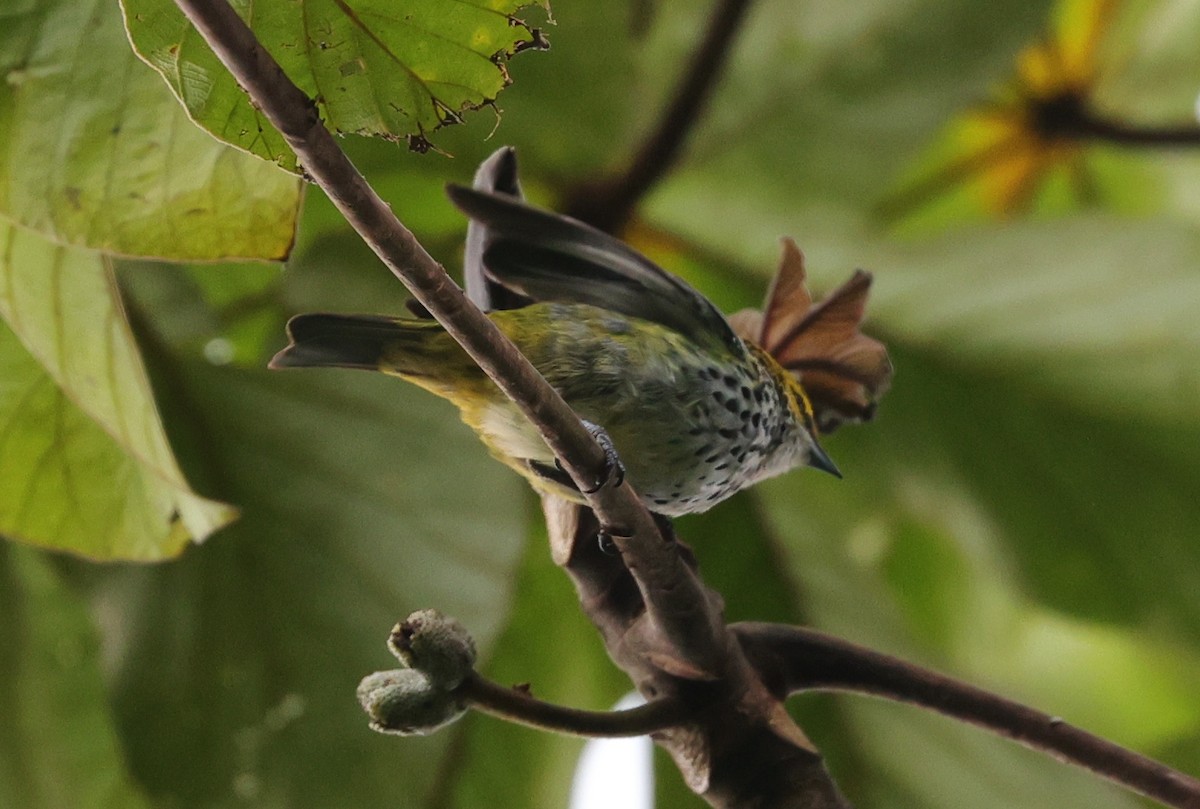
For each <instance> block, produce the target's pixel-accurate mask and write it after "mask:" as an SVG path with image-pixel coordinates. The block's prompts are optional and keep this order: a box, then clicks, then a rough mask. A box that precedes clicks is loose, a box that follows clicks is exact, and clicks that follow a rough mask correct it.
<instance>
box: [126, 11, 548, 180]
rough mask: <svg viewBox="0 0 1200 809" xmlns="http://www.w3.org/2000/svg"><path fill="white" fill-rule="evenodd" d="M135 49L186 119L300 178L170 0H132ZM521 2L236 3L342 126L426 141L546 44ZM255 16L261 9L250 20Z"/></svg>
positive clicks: (325, 113) (287, 153) (331, 123)
mask: <svg viewBox="0 0 1200 809" xmlns="http://www.w3.org/2000/svg"><path fill="white" fill-rule="evenodd" d="M122 5H123V6H124V9H125V19H126V24H127V26H128V28H129V32H130V37H131V38H132V40H133V44H134V48H135V49H136V50H137V52H138V53H139V54H140V55H141V56H142V58H143V59H145V60H146V61H147V62H149V63H150V64H151V65H153V66H154V68H155V69H156V70H158V71H159V72H160V73H161V74H162V75H163V78H165V79H166V80H167V84H169V85H170V86H171V89H172V90H174V92H175V94H176V95H177V96H178V97H179V100H180V101H181V102H182V103H183V105H184V107H186V108H187V110H188V114H190V115H191V116H192V118H193V119H194V120H195V121H197V122H198V123H199V124H200V125H201V126H203V127H204V128H206V129H208V130H209V131H210V132H212V133H213V134H214V135H216V136H217V137H218V138H220V139H221V140H224V141H226V142H228V143H232V144H234V145H236V146H239V147H241V148H243V149H246V150H247V151H250V152H252V153H253V154H256V155H258V156H259V157H263V158H266V159H267V160H273V161H275V162H276V163H278V164H279V165H281V166H283V167H285V168H287V169H290V170H293V171H295V170H296V157H295V155H294V154H293V153H292V151H291V149H290V148H289V147H288V146H287V144H286V143H285V142H284V139H283V136H282V135H280V134H279V133H278V132H277V131H275V129H274V128H273V127H272V126H271V125H270V124H269V123H268V122H267V120H266V119H265V118H264V117H263V115H262V114H261V113H260V112H259V111H258V110H256V109H255V108H254V107H253V106H252V105H251V104H250V102H249V100H248V99H247V97H246V94H245V93H244V92H242V90H241V88H239V87H238V84H237V82H236V81H235V80H234V78H233V76H231V75H230V74H229V71H227V70H226V69H225V67H224V66H223V65H222V64H221V63H220V62H219V61H218V60H217V57H216V55H215V54H214V53H213V52H212V50H210V49H209V47H208V45H207V44H206V43H205V42H204V40H203V39H202V38H201V37H200V35H199V34H198V33H197V32H196V30H195V29H194V28H193V27H192V26H191V24H190V23H189V22H188V21H187V19H186V18H185V17H184V16H183V15H182V13H180V11H179V10H178V9H177V8H176V7H175V5H174V4H173V3H171V2H169V0H124V1H123V3H122ZM526 5H529V4H528V3H525V2H521V0H459V2H454V3H447V2H444V0H403V1H402V2H394V1H393V0H303V2H301V3H294V2H284V0H265V2H259V3H255V4H254V5H253V7H252V9H251V6H250V4H249V3H246V2H240V3H234V6H235V7H236V8H237V9H238V10H239V12H240V13H241V14H242V17H243V19H246V20H247V21H248V22H249V24H250V27H251V28H252V29H253V30H254V33H255V35H256V36H257V37H258V39H259V41H260V42H261V43H262V44H263V46H264V47H265V48H266V49H267V51H269V52H270V53H271V55H272V56H274V57H275V59H276V60H277V61H278V62H279V64H280V65H281V66H282V67H283V70H284V72H285V73H287V75H288V76H289V77H290V78H291V79H292V81H294V82H295V83H296V84H297V85H298V86H299V87H300V88H301V89H302V90H303V91H304V92H305V93H307V94H308V95H309V96H311V97H312V98H313V99H314V100H315V101H316V104H317V108H318V109H319V111H320V114H321V118H322V119H323V120H324V121H325V124H326V125H327V126H328V127H329V128H330V129H332V130H334V131H336V132H340V133H352V134H357V135H376V136H381V137H384V138H389V139H399V138H405V137H406V138H409V143H410V145H412V146H413V148H416V149H421V148H427V147H428V142H427V141H426V140H425V136H426V135H428V134H429V133H431V132H432V131H433V130H435V129H437V128H438V127H441V126H444V125H446V124H452V123H458V122H459V121H460V120H461V116H462V113H464V112H466V111H467V110H472V109H478V108H479V107H482V106H484V105H487V104H490V103H492V102H493V101H494V100H495V99H496V96H497V94H498V93H499V92H500V90H502V89H503V88H504V87H505V86H506V85H507V84H508V83H509V77H508V70H507V68H506V67H505V64H504V63H505V60H507V59H508V58H509V57H510V56H512V55H513V54H515V53H517V52H518V51H520V50H523V49H526V48H529V47H542V46H543V43H542V40H541V36H540V34H539V33H538V32H537V31H536V29H532V28H530V27H528V26H527V25H525V23H523V22H521V21H520V20H518V19H516V18H515V17H513V16H512V14H513V13H514V12H515V11H517V10H518V9H519V8H521V7H522V6H526ZM251 12H252V13H251Z"/></svg>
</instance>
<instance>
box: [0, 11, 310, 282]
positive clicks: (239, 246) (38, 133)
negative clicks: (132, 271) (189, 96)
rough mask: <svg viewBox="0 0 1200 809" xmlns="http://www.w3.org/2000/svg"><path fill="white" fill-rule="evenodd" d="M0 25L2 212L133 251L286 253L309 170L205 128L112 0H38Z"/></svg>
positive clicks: (85, 241)
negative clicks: (284, 167) (143, 54)
mask: <svg viewBox="0 0 1200 809" xmlns="http://www.w3.org/2000/svg"><path fill="white" fill-rule="evenodd" d="M0 28H2V29H3V32H2V33H0V75H3V76H4V77H5V81H3V82H0V144H3V148H0V214H3V215H5V216H7V217H9V218H11V219H12V220H14V221H17V222H20V223H21V224H23V225H26V226H28V227H31V228H34V229H36V230H38V231H39V232H41V233H43V234H45V235H46V236H47V237H49V238H51V239H53V240H56V241H59V242H64V243H68V244H75V245H80V246H85V247H92V248H96V249H100V250H105V251H108V252H113V253H122V254H126V255H135V256H155V257H162V258H170V259H218V258H231V257H240V258H265V259H282V258H284V257H285V256H286V255H287V253H288V251H289V250H290V248H291V243H292V236H293V233H294V230H295V220H296V215H297V212H298V210H299V204H300V182H299V180H297V179H296V178H295V177H292V176H289V175H288V174H286V173H285V172H282V171H280V170H279V169H278V168H276V167H274V166H271V165H268V164H264V163H263V162H262V161H260V160H255V159H254V158H252V157H250V156H249V155H246V154H244V153H242V152H240V151H239V150H237V149H233V148H231V147H229V146H226V145H224V144H221V143H218V142H217V141H214V140H213V139H212V138H211V137H209V136H208V135H207V134H205V133H204V132H202V131H200V130H199V129H197V128H196V126H195V125H194V124H193V123H192V122H191V121H189V120H188V117H187V114H186V112H185V111H184V110H181V109H180V108H179V105H178V103H176V101H175V100H174V99H173V98H172V97H171V93H170V91H169V90H168V89H167V88H165V87H163V86H162V82H161V81H160V80H159V79H158V77H157V76H156V75H155V74H154V71H152V70H150V69H149V68H147V67H146V66H145V65H144V64H142V62H141V61H140V60H139V59H138V58H137V56H136V55H134V54H133V53H132V52H131V50H130V48H129V42H128V40H127V39H126V36H125V31H124V29H123V26H122V24H121V15H120V12H119V11H118V9H117V8H116V7H115V5H114V4H113V3H112V2H109V0H79V2H76V0H45V2H37V3H29V4H26V5H25V6H24V7H22V8H19V9H18V10H15V11H9V10H7V9H6V10H5V11H4V12H3V24H2V25H0Z"/></svg>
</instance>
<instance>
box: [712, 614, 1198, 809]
mask: <svg viewBox="0 0 1200 809" xmlns="http://www.w3.org/2000/svg"><path fill="white" fill-rule="evenodd" d="M730 628H731V629H732V630H733V632H734V633H735V634H736V635H737V636H738V639H739V640H740V641H741V644H742V648H743V649H744V650H745V652H746V654H747V656H749V657H750V659H751V660H752V661H754V663H755V665H756V667H757V668H758V669H759V671H760V672H763V674H764V677H765V678H766V679H767V680H768V682H773V683H774V684H775V685H776V686H777V687H778V688H779V689H780V690H781V691H783V692H785V693H796V692H799V691H824V690H835V691H849V692H853V693H858V694H871V695H874V696H878V697H884V698H886V699H890V700H894V701H897V702H907V703H910V704H913V705H917V706H920V707H922V708H928V709H929V710H932V711H936V712H937V713H940V714H943V715H945V716H949V717H952V718H954V719H958V720H960V721H963V722H967V723H969V724H972V725H977V726H979V727H981V728H984V729H986V730H990V731H991V732H993V733H996V734H998V735H1000V736H1004V737H1005V738H1009V739H1012V740H1013V741H1016V742H1019V743H1021V744H1023V745H1025V746H1026V747H1029V748H1031V749H1033V750H1037V751H1040V752H1042V753H1047V754H1049V755H1050V756H1052V757H1054V758H1056V759H1058V760H1059V761H1062V762H1065V763H1068V764H1074V765H1076V766H1078V767H1082V768H1084V769H1086V770H1089V771H1091V772H1093V773H1095V774H1097V775H1100V776H1103V777H1104V778H1107V779H1109V780H1110V781H1113V782H1115V783H1117V784H1120V785H1121V786H1123V787H1125V788H1127V789H1130V790H1133V791H1134V792H1137V793H1139V794H1141V795H1144V796H1146V797H1148V798H1153V799H1154V800H1156V801H1159V802H1161V803H1163V804H1165V805H1167V806H1173V807H1177V809H1200V781H1198V780H1197V779H1195V778H1192V777H1191V776H1189V775H1185V774H1184V773H1181V772H1178V771H1176V770H1173V769H1171V768H1170V767H1168V766H1166V765H1165V764H1162V763H1160V762H1157V761H1154V760H1153V759H1150V758H1147V757H1146V756H1143V755H1141V754H1139V753H1135V752H1133V751H1132V750H1127V749H1125V748H1124V747H1121V746H1120V745H1117V744H1114V743H1113V742H1110V741H1108V740H1106V739H1102V738H1100V737H1099V736H1094V735H1092V734H1091V733H1088V732H1087V731H1085V730H1081V729H1080V728H1077V727H1075V726H1073V725H1070V724H1068V723H1067V722H1064V721H1063V720H1062V719H1060V718H1059V717H1056V716H1050V715H1049V714H1046V713H1042V712H1041V711H1038V710H1034V709H1033V708H1029V707H1027V706H1025V705H1022V704H1020V703H1018V702H1014V701H1012V700H1010V699H1006V698H1004V697H1001V696H999V695H997V694H993V693H991V692H989V691H985V690H984V689H982V688H977V687H975V686H973V685H970V684H968V683H964V682H961V681H959V680H955V679H954V678H952V677H947V676H945V675H943V674H938V673H936V672H933V671H929V670H928V669H923V668H921V667H920V666H917V665H914V664H912V663H907V662H905V661H903V660H899V659H897V658H894V657H891V656H889V655H885V654H881V653H880V652H876V651H872V650H871V649H867V648H864V647H862V646H858V645H856V644H853V643H850V642H849V641H845V640H841V639H840V638H834V637H831V636H829V635H826V634H823V633H821V632H817V631H815V630H812V629H803V628H800V627H794V626H784V625H782V624H766V623H740V624H733V625H732V626H731V627H730Z"/></svg>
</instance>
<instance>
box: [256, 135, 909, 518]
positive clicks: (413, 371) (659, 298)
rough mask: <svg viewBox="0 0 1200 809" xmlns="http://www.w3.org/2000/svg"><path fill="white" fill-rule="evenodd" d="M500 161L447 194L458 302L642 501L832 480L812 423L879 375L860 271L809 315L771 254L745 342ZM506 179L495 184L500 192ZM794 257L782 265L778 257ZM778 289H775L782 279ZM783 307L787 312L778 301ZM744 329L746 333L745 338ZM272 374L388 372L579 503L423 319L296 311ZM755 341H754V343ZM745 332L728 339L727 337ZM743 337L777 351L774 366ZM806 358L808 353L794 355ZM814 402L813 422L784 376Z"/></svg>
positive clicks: (541, 483)
mask: <svg viewBox="0 0 1200 809" xmlns="http://www.w3.org/2000/svg"><path fill="white" fill-rule="evenodd" d="M515 170H516V169H515V163H513V159H512V154H511V152H510V151H508V152H506V151H503V150H502V151H501V152H500V153H497V155H496V156H494V157H493V158H492V159H491V160H489V161H488V163H485V165H484V167H483V169H481V173H480V175H479V176H478V177H477V181H482V183H483V185H484V186H485V187H489V188H490V187H493V186H492V185H489V184H491V183H496V184H497V185H495V186H494V187H497V188H500V187H503V188H505V189H506V190H504V191H491V190H478V189H469V188H462V187H457V186H451V187H450V189H449V192H450V196H451V199H452V200H453V201H454V203H455V204H456V205H458V206H459V207H460V208H461V209H462V210H464V211H465V212H466V213H467V214H468V215H469V216H470V217H471V219H472V222H471V226H470V230H469V232H468V237H467V251H466V252H467V260H466V280H467V291H468V294H469V295H471V297H472V298H473V299H474V300H475V301H476V302H477V303H479V304H481V305H482V306H484V307H485V308H498V311H492V312H489V314H488V316H489V317H490V318H491V319H492V320H493V321H494V322H495V323H496V325H497V326H498V327H499V328H500V330H501V331H503V332H504V333H505V334H506V335H507V336H508V337H509V339H511V340H512V341H513V342H514V343H515V344H516V345H517V347H518V348H519V349H520V350H521V352H522V353H523V354H524V355H525V356H526V357H528V358H529V360H530V362H531V363H533V365H534V366H535V367H536V368H537V369H538V370H539V371H540V372H541V373H542V375H543V376H545V377H546V379H547V380H548V381H549V382H550V384H551V385H553V386H554V387H555V388H556V389H557V390H558V391H559V392H560V393H561V394H562V396H563V398H564V399H565V400H566V401H567V403H568V404H569V405H571V407H572V408H574V410H575V411H576V412H577V413H578V414H579V415H580V417H582V418H583V419H586V420H587V421H589V422H591V423H592V424H593V425H596V426H597V427H599V428H601V429H603V430H604V431H605V432H606V433H607V434H608V437H609V438H611V439H612V443H613V445H614V447H615V449H616V451H617V454H618V455H619V457H620V460H621V462H622V464H623V465H624V467H625V472H626V480H627V481H628V482H629V483H630V485H632V486H633V487H634V489H635V490H636V491H637V492H638V494H639V495H640V496H641V497H642V499H643V500H644V501H645V503H646V505H647V506H648V507H649V508H650V509H652V510H653V511H656V512H658V513H660V514H666V515H668V516H675V515H678V514H685V513H689V512H695V511H703V510H705V509H707V508H709V507H711V506H712V505H714V504H716V503H717V502H719V501H721V500H723V499H725V498H726V497H729V496H730V495H732V494H733V493H734V492H736V491H738V490H740V489H742V488H744V487H746V486H749V485H751V484H752V483H754V482H756V481H758V480H761V479H763V478H766V477H770V476H772V475H776V474H779V473H782V472H785V471H787V470H789V469H792V468H794V467H796V466H800V465H804V464H808V465H811V466H815V467H817V468H820V469H823V470H825V471H829V472H833V473H834V474H837V470H836V468H835V467H834V466H833V464H832V462H831V461H830V460H829V458H828V456H826V455H825V453H824V451H823V450H822V449H821V448H820V446H819V445H818V444H817V440H816V426H815V421H816V420H820V421H821V423H822V424H825V425H828V426H831V427H832V426H836V425H837V424H838V423H841V422H842V421H847V420H863V419H866V418H870V415H871V413H872V412H873V408H874V396H875V394H876V393H877V392H879V391H881V390H882V389H883V387H885V386H886V382H887V379H889V378H890V374H891V368H890V364H888V363H887V356H886V351H885V350H884V349H883V346H882V344H879V343H877V342H876V341H873V340H870V339H869V338H866V337H864V336H863V335H861V334H860V333H859V332H858V330H857V329H858V321H859V320H860V319H861V316H862V304H863V302H864V301H865V294H866V288H867V286H868V285H869V283H870V279H869V276H866V275H865V274H863V273H860V274H856V276H855V277H854V278H853V279H852V280H851V281H850V282H848V283H847V284H846V285H844V286H843V287H842V288H841V289H840V290H839V291H838V292H836V293H835V295H834V296H831V298H830V299H829V300H828V301H826V302H824V304H822V305H821V306H818V307H813V308H811V311H809V310H810V304H811V300H810V299H809V298H808V297H807V292H806V290H805V289H804V286H803V269H802V266H800V265H798V264H796V263H795V262H794V261H793V262H792V266H791V267H790V270H789V265H788V257H787V256H786V255H785V264H784V270H789V271H788V272H787V273H781V279H783V280H782V281H780V282H777V284H776V285H775V286H774V287H773V291H772V296H771V300H770V301H769V305H768V311H767V312H766V313H764V315H762V316H761V317H758V318H757V320H754V319H753V318H752V320H754V323H756V324H757V325H756V326H755V328H754V329H753V331H754V334H753V335H752V339H751V335H748V333H747V332H739V331H735V329H734V327H733V325H732V324H731V323H730V321H728V320H726V318H725V316H724V315H722V314H721V312H720V311H718V310H717V308H716V307H715V306H713V304H712V303H711V302H710V301H709V300H708V299H707V298H705V297H704V296H703V295H701V294H700V293H698V292H697V291H696V290H694V289H692V288H691V287H690V286H688V285H687V284H686V283H684V282H683V281H682V280H681V279H679V278H676V277H675V276H672V275H670V274H669V273H667V272H665V271H664V270H662V269H661V268H659V267H657V266H656V265H654V264H653V263H652V262H650V261H649V259H647V258H646V257H644V256H642V255H641V254H639V253H637V252H636V251H634V250H632V249H631V248H630V247H628V246H627V245H625V244H623V243H621V242H619V241H617V240H616V239H613V238H612V237H611V236H608V235H607V234H604V233H601V232H599V231H597V230H595V229H594V228H590V227H588V226H586V225H584V224H582V223H580V222H576V221H574V220H572V219H569V218H567V217H563V216H559V215H556V214H552V213H549V212H546V211H541V210H538V209H535V208H531V207H529V206H527V205H525V204H524V203H523V202H522V201H521V200H520V199H519V197H517V196H516V193H517V191H516V186H515ZM505 177H507V181H503V178H505ZM795 252H796V255H798V251H795ZM785 275H786V277H785ZM790 298H795V299H796V300H797V301H798V302H799V304H800V305H799V306H790V305H783V303H781V302H785V303H786V301H787V300H788V299H790ZM760 327H761V328H760ZM288 332H289V335H290V337H291V344H290V345H288V347H287V348H285V349H284V350H283V351H281V352H280V353H279V354H278V355H277V356H276V357H275V359H274V360H273V361H272V366H273V367H295V366H301V367H304V366H338V367H350V368H362V369H366V370H372V371H382V372H384V373H388V374H392V375H395V376H400V377H402V378H404V379H407V380H409V381H411V382H414V383H416V384H418V385H420V386H422V387H424V388H426V389H428V390H430V391H432V392H434V393H436V394H437V395H439V396H442V397H444V398H446V399H449V400H450V401H452V402H453V403H454V404H455V405H457V406H458V408H459V410H460V411H461V413H462V417H463V420H464V421H465V422H466V423H467V424H468V425H470V426H471V427H472V428H473V429H474V430H475V431H476V432H477V433H478V434H479V436H480V438H481V439H482V440H483V442H484V443H485V444H486V445H487V446H488V448H489V449H490V450H491V451H492V453H493V454H494V455H496V457H498V458H500V459H501V460H503V461H504V462H505V463H507V464H508V465H509V466H511V467H512V468H513V469H516V470H517V471H518V472H520V473H522V474H523V475H525V476H526V477H528V478H529V479H530V480H531V481H532V482H533V483H534V485H535V486H537V487H538V488H540V489H543V490H550V491H553V492H555V493H558V494H562V495H565V496H567V497H571V498H573V499H576V500H581V499H582V497H581V495H580V494H579V493H578V492H577V491H575V490H574V489H573V488H571V487H570V485H569V480H568V479H567V478H565V476H563V475H561V474H555V472H556V470H555V468H554V456H553V455H552V454H551V452H550V450H549V448H548V447H547V446H546V445H545V443H544V442H543V441H542V439H541V437H540V436H539V435H538V433H537V432H536V430H535V429H534V428H533V426H532V425H530V424H529V423H528V422H527V421H526V419H525V418H524V416H523V415H522V414H521V413H520V411H519V410H518V409H517V408H516V406H515V405H513V404H512V403H511V402H510V401H509V400H508V399H507V398H506V397H505V396H503V395H502V394H501V392H500V390H499V389H498V388H497V387H496V386H495V385H494V384H493V383H492V382H491V381H490V380H489V379H488V378H487V377H486V376H485V375H484V373H483V372H482V371H481V370H480V369H479V368H478V367H477V366H476V365H475V363H474V362H472V361H471V359H470V358H469V357H468V356H467V354H466V353H465V352H464V351H463V350H462V349H461V348H460V347H459V346H458V344H457V343H456V342H455V341H454V340H453V339H452V338H451V337H450V335H448V334H447V333H446V332H445V331H443V330H442V328H441V327H440V326H439V325H437V323H435V322H433V321H432V320H420V319H418V320H413V319H400V318H389V317H379V316H361V315H331V314H307V315H298V316H296V317H295V318H293V319H292V321H291V322H290V323H289V324H288ZM760 332H761V336H760V334H759V333H760ZM743 334H746V335H747V339H743V337H742V336H739V335H743ZM752 340H754V341H758V340H761V342H762V344H763V345H768V346H774V347H775V348H777V349H779V351H780V352H782V353H779V354H778V356H783V357H786V361H787V362H788V363H789V365H788V368H789V370H785V369H784V368H783V367H781V365H780V363H779V362H777V361H776V359H775V356H776V352H775V351H774V350H773V351H772V352H771V353H768V352H767V351H765V350H764V349H762V348H760V347H758V345H756V344H755V342H753V341H752ZM814 348H815V349H817V350H816V352H815V353H814V352H813V351H811V350H810V349H814ZM801 368H803V369H805V370H804V373H805V374H806V375H809V374H811V377H808V376H806V379H808V378H811V379H812V380H813V382H814V385H815V386H816V389H817V390H819V391H821V392H822V398H821V407H820V408H819V409H818V412H817V413H816V414H815V415H814V411H813V408H812V406H811V405H810V403H809V399H808V398H807V396H806V395H805V390H804V388H802V387H801V382H800V379H799V378H798V376H797V373H796V372H797V371H799V370H800V369H801Z"/></svg>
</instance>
